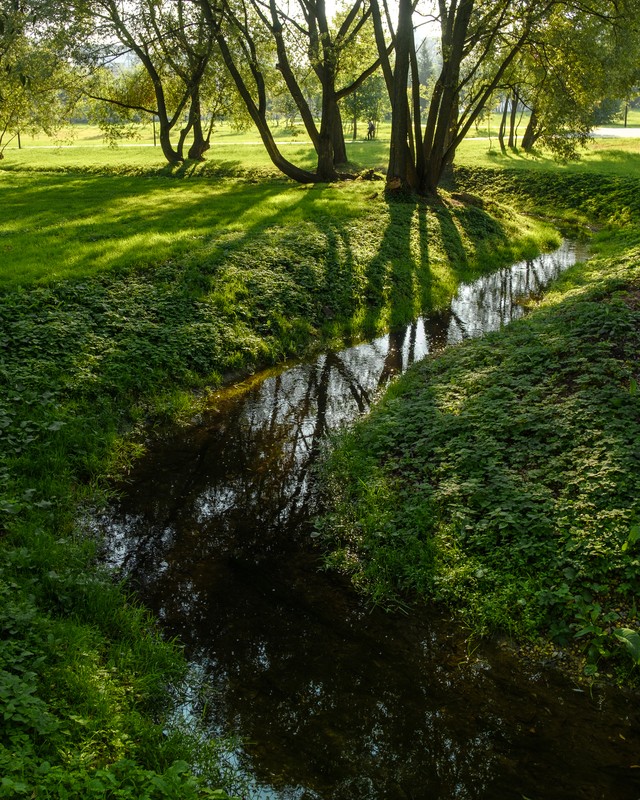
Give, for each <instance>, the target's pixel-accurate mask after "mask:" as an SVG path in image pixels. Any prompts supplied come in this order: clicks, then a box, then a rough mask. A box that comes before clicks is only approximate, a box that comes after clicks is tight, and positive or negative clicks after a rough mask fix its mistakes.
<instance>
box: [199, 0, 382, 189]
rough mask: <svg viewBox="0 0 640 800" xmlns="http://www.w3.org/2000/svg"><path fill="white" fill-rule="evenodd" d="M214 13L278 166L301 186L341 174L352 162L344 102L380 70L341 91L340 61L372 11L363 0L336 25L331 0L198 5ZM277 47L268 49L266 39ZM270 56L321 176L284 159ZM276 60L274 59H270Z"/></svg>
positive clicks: (368, 71) (369, 68) (370, 69)
mask: <svg viewBox="0 0 640 800" xmlns="http://www.w3.org/2000/svg"><path fill="white" fill-rule="evenodd" d="M196 2H198V3H199V4H200V5H201V7H202V8H203V10H204V11H205V13H206V14H207V16H208V20H209V25H210V26H211V29H212V30H213V31H214V35H215V37H216V41H217V42H218V46H219V47H220V51H221V53H222V55H223V58H224V60H225V63H226V65H227V68H228V69H229V71H230V73H231V75H232V77H233V79H234V81H235V82H236V86H237V89H238V92H239V94H240V95H241V97H242V98H243V100H244V102H245V104H246V107H247V110H248V112H249V114H250V115H251V118H252V120H253V122H254V124H255V125H256V128H257V129H258V132H259V134H260V136H261V138H262V141H263V143H264V145H265V147H266V150H267V153H268V154H269V156H270V158H271V160H272V162H273V163H274V164H275V165H276V166H277V167H278V169H280V170H281V171H282V172H283V173H284V174H285V175H288V176H289V177H291V178H293V179H294V180H297V181H301V182H315V181H330V180H335V179H337V178H339V177H340V173H339V171H338V169H337V167H338V166H339V165H341V164H343V163H344V162H345V161H346V147H345V143H344V134H343V128H342V120H341V114H340V106H339V103H340V101H341V100H343V99H344V98H345V97H347V96H348V95H349V94H351V93H352V92H354V91H357V89H358V88H359V87H360V86H361V85H362V84H363V83H364V81H365V80H366V79H367V78H368V77H369V76H370V75H372V74H373V73H374V72H375V70H376V69H377V68H378V65H379V57H378V56H377V54H374V56H373V61H372V63H370V64H367V65H366V66H365V67H364V68H363V67H362V66H361V68H360V71H359V73H358V75H357V76H356V77H355V78H353V79H352V80H351V81H350V82H348V84H346V85H343V86H342V87H338V64H339V61H340V57H341V55H342V54H343V53H344V52H347V51H348V50H349V48H350V47H352V46H353V43H354V41H355V40H356V39H357V37H358V35H359V34H360V32H361V31H362V30H363V28H364V26H366V25H367V24H368V23H369V19H370V10H369V9H368V8H367V7H366V6H365V2H364V0H353V1H352V4H351V5H348V6H347V7H346V8H345V9H344V11H343V12H342V13H341V14H340V15H339V17H338V20H337V23H336V25H335V26H332V25H331V24H330V20H329V18H328V16H327V9H326V5H325V0H296V2H295V3H294V4H293V6H292V8H291V9H286V10H285V9H284V8H283V7H280V6H279V5H278V3H277V0H220V2H214V0H196ZM265 37H266V38H267V39H268V40H269V42H270V44H271V47H272V50H271V51H270V50H269V48H268V47H267V46H266V45H267V43H266V38H265ZM264 55H268V56H269V55H273V56H274V60H275V68H276V69H277V71H278V72H279V73H280V75H281V77H282V81H283V82H284V85H285V86H286V87H287V90H288V92H289V94H290V95H291V97H292V98H293V100H294V102H295V104H296V107H297V109H298V113H299V115H300V118H301V120H302V124H303V125H304V127H305V130H306V131H307V134H308V135H309V138H310V139H311V142H312V144H313V147H314V149H315V151H316V156H317V166H316V169H315V171H313V172H312V171H311V170H307V169H302V168H300V167H297V166H296V165H295V164H293V163H291V162H290V161H288V160H287V159H286V158H284V156H283V154H282V153H281V152H280V150H279V149H278V147H277V145H276V143H275V141H274V139H273V136H272V134H271V131H270V129H269V125H268V120H267V109H268V98H267V84H268V80H269V73H270V70H271V69H273V67H272V66H271V64H270V63H269V62H268V61H265V60H264ZM271 63H273V62H271ZM309 76H312V77H313V79H314V80H315V81H317V84H318V85H319V87H320V98H321V99H320V106H321V107H320V122H319V125H318V124H317V122H316V115H315V114H314V109H313V108H312V107H311V105H310V103H309V93H308V92H305V91H304V89H303V86H304V81H305V80H307V79H308V78H309Z"/></svg>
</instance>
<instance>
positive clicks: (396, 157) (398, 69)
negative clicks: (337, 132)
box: [387, 0, 416, 188]
mask: <svg viewBox="0 0 640 800" xmlns="http://www.w3.org/2000/svg"><path fill="white" fill-rule="evenodd" d="M412 14H413V3H412V2H411V0H399V4H398V29H397V31H396V48H395V50H396V59H395V66H394V70H393V83H392V87H391V97H390V100H391V143H390V147H389V165H388V167H387V182H388V183H390V184H392V185H395V184H396V183H397V182H399V184H400V186H402V187H410V188H416V175H415V165H414V163H413V160H412V159H411V152H410V149H409V144H408V137H409V105H408V102H407V81H408V77H409V60H410V49H411V44H412V41H413V20H412Z"/></svg>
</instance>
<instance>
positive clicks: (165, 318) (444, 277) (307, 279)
mask: <svg viewBox="0 0 640 800" xmlns="http://www.w3.org/2000/svg"><path fill="white" fill-rule="evenodd" d="M3 166H4V162H3ZM87 166H88V168H82V169H77V170H74V169H69V168H68V167H67V168H65V169H59V170H56V171H53V172H52V171H46V170H41V171H34V170H32V169H21V170H20V169H18V168H17V167H16V164H13V165H12V166H11V168H10V169H6V170H2V171H0V195H1V196H2V204H3V209H4V212H3V219H2V221H1V222H0V250H1V252H2V256H3V257H2V260H1V262H0V336H1V339H0V342H1V345H0V382H1V384H2V392H1V394H0V398H1V399H0V430H1V431H2V449H1V450H0V596H1V597H2V603H1V604H0V626H1V629H2V635H1V636H0V698H1V702H2V708H3V715H4V726H3V729H2V732H1V733H0V776H2V777H1V778H0V797H10V798H19V797H37V798H60V799H61V800H62V798H76V797H83V798H90V799H91V800H93V798H95V800H98V798H100V800H102V798H112V797H113V798H115V797H118V798H122V799H123V800H126V799H127V798H131V800H134V799H135V800H141V798H153V800H155V799H156V798H181V800H183V799H185V798H186V799H187V800H188V798H190V797H204V796H214V797H216V796H222V795H221V793H218V794H216V793H215V792H214V788H212V787H217V786H224V787H225V788H227V789H229V791H233V790H234V785H233V781H232V779H231V778H229V776H228V775H225V774H220V771H221V770H222V771H224V765H222V766H221V764H220V761H219V758H218V753H217V751H216V745H215V743H210V744H208V745H202V744H201V743H199V741H198V739H197V737H195V738H194V737H193V736H190V735H189V734H188V733H187V732H184V731H182V730H180V728H179V727H176V726H175V725H173V724H172V703H171V702H170V700H171V696H170V694H169V693H168V688H169V687H170V686H174V687H175V686H179V685H180V681H181V679H182V675H183V672H184V661H183V659H182V657H181V655H180V652H179V649H178V648H177V647H176V646H174V645H172V644H170V643H169V644H167V643H163V642H162V641H161V640H160V638H159V637H158V635H157V632H156V631H155V630H154V624H153V621H152V620H149V619H148V618H147V617H146V615H145V614H144V613H143V612H142V611H140V610H139V609H137V608H136V607H135V603H133V602H132V601H130V600H129V599H128V598H127V596H126V594H125V592H124V590H123V589H122V588H121V587H119V586H117V585H116V584H115V583H114V581H113V578H112V576H110V575H109V574H108V573H107V572H105V571H103V570H101V569H100V568H99V566H98V565H97V550H98V548H99V543H96V542H92V541H90V540H87V539H86V537H85V536H83V535H82V534H81V532H80V531H79V528H78V524H77V519H78V513H79V509H81V508H82V507H83V506H84V505H86V504H91V503H95V502H96V501H97V500H98V499H99V498H100V497H101V496H103V495H104V494H105V493H107V492H108V486H109V477H110V476H111V475H115V474H122V472H124V471H125V470H126V468H127V464H128V463H130V461H131V459H133V458H135V457H136V455H137V454H138V453H139V452H140V449H141V448H142V446H143V445H142V442H143V437H142V436H141V435H139V434H140V433H141V432H142V431H143V430H148V426H149V425H152V424H153V423H154V421H158V420H160V421H162V420H163V419H167V418H170V419H175V418H178V417H180V416H185V417H188V416H189V415H190V414H192V413H193V411H194V408H195V407H196V405H197V404H198V403H200V402H204V401H205V400H206V392H205V391H203V390H204V389H205V387H208V386H211V385H215V384H217V383H219V382H220V381H221V380H222V379H223V377H224V376H227V375H229V374H230V373H234V372H236V373H237V372H242V371H246V370H251V369H254V368H256V367H257V366H259V365H262V364H268V363H272V362H274V361H278V360H281V359H283V358H286V357H288V356H290V355H293V354H295V353H300V352H303V351H304V350H305V349H306V348H308V347H310V346H313V345H314V343H315V344H317V343H318V342H319V341H322V340H324V341H328V340H329V339H331V338H341V337H353V336H358V335H361V334H363V333H365V332H373V331H376V330H380V329H381V328H384V327H386V326H387V325H389V324H394V323H396V322H400V321H403V320H406V319H408V318H410V317H412V316H414V315H415V314H416V313H419V312H421V311H423V310H426V309H428V308H431V307H438V306H440V305H442V304H445V303H448V301H449V298H450V297H451V295H452V294H453V293H454V292H455V290H456V287H457V285H458V283H459V282H460V281H461V280H466V279H468V278H470V277H473V275H476V274H478V273H479V272H482V271H484V270H487V269H489V268H491V267H497V266H500V264H502V263H504V262H505V261H511V260H516V259H519V258H522V257H523V256H525V255H527V254H531V253H532V252H533V251H535V250H536V249H538V248H539V247H542V246H547V245H551V244H552V243H553V241H554V240H555V238H556V234H555V233H554V232H553V231H552V230H551V229H550V228H549V227H548V226H547V225H544V224H541V223H538V222H535V221H533V220H532V219H531V218H524V217H522V216H519V215H517V214H515V213H514V212H513V211H511V210H508V209H507V208H505V207H504V206H500V205H499V204H498V203H495V202H492V203H489V205H488V207H487V208H488V210H489V211H490V212H491V214H489V213H487V211H485V210H481V209H479V208H477V207H475V206H465V205H464V204H462V203H461V202H459V201H457V200H455V199H453V198H448V199H445V202H443V203H441V204H437V205H431V206H430V205H426V204H424V203H422V202H415V201H411V200H408V201H406V202H387V201H386V200H385V198H384V195H383V192H382V191H381V186H380V185H379V184H375V183H367V182H355V183H353V184H351V185H350V186H348V187H340V188H338V187H312V188H308V187H297V186H290V185H288V184H285V183H283V182H282V181H268V180H265V181H263V182H261V183H259V184H255V183H251V182H247V181H239V180H237V179H224V180H223V179H220V180H217V181H216V182H215V183H213V182H212V181H211V180H210V179H208V178H198V177H194V176H192V179H191V180H189V181H186V180H185V181H180V180H177V179H176V177H175V176H174V177H170V176H166V175H163V174H157V175H155V176H154V177H152V178H151V177H148V176H145V175H141V176H135V175H131V174H129V175H122V174H120V175H118V174H114V173H115V172H117V169H116V167H115V166H112V167H110V168H108V169H107V170H103V171H102V172H100V171H99V170H97V168H95V166H91V165H85V167H87ZM122 171H123V172H128V170H122ZM194 389H200V390H201V391H200V392H199V393H198V395H197V396H195V395H194V394H193V393H192V392H193V390H194ZM179 700H180V698H179V697H176V698H175V701H176V702H179ZM167 731H171V733H167ZM187 762H189V763H191V764H194V763H196V764H197V765H198V778H195V777H194V776H193V773H192V772H190V771H189V770H188V769H187V767H186V764H187ZM215 791H217V790H215Z"/></svg>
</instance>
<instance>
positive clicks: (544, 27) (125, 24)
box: [0, 0, 640, 194]
mask: <svg viewBox="0 0 640 800" xmlns="http://www.w3.org/2000/svg"><path fill="white" fill-rule="evenodd" d="M639 9H640V0H597V2H596V0H544V1H543V2H539V0H535V1H534V0H437V2H436V0H398V2H397V3H394V4H391V3H390V2H389V0H345V2H344V3H343V5H341V6H339V7H338V8H337V10H335V12H332V11H330V9H329V6H328V5H327V3H326V0H289V2H285V0H67V2H65V3H62V4H60V3H52V2H50V0H1V3H0V70H1V71H2V83H1V84H0V124H1V125H2V126H3V130H4V131H5V134H3V135H5V137H6V135H7V133H8V132H9V131H17V130H19V129H20V127H23V128H24V127H25V126H28V125H29V124H31V125H39V126H41V127H45V128H46V126H47V125H50V126H51V125H52V124H54V122H55V120H56V119H57V116H56V115H60V114H62V113H64V110H65V109H67V108H68V106H69V104H70V102H71V101H72V100H73V99H74V98H75V97H76V96H77V92H78V87H80V88H81V90H82V92H84V94H85V96H87V97H89V98H92V99H93V100H94V101H95V102H98V103H102V104H104V105H103V106H97V107H94V111H93V114H94V118H97V119H99V121H100V123H101V124H102V126H103V128H104V129H105V130H107V131H111V133H112V136H114V137H115V135H116V134H117V132H118V129H119V126H123V125H124V126H126V125H131V124H132V123H134V122H135V121H136V120H139V119H141V118H144V119H149V118H150V116H153V118H154V119H155V120H157V121H158V123H159V127H160V144H161V146H162V150H163V153H164V155H165V157H166V159H167V161H169V162H171V163H175V162H179V161H182V160H183V159H185V158H202V157H203V156H204V154H205V152H206V151H207V149H208V148H209V144H210V137H211V131H212V127H213V122H214V120H215V119H216V118H217V117H218V116H220V115H221V114H226V115H229V114H236V115H239V117H240V119H241V120H243V121H247V120H250V121H251V123H253V124H254V125H255V127H256V129H257V131H258V133H259V134H260V137H261V139H262V142H263V143H264V146H265V148H266V150H267V152H268V154H269V156H270V158H271V160H272V161H273V163H274V164H275V165H276V167H278V169H280V170H281V171H282V172H283V173H284V174H285V175H287V176H289V177H290V178H293V179H294V180H297V181H301V182H316V181H332V180H336V179H339V178H340V177H343V175H348V170H347V172H346V173H345V168H344V166H343V165H344V164H345V163H346V161H347V153H346V147H345V137H344V129H345V125H344V124H343V116H345V117H346V118H348V120H349V123H348V124H351V125H352V129H353V135H354V137H355V136H356V135H357V125H358V120H359V119H361V118H364V119H377V118H379V115H380V113H381V109H382V108H383V104H382V100H381V89H382V87H383V86H385V87H386V92H387V96H388V103H389V106H390V109H391V119H392V131H391V140H390V146H389V164H388V171H387V175H388V182H389V185H390V187H405V188H409V189H411V190H415V191H418V192H420V193H424V194H429V193H433V192H436V191H437V189H438V186H439V185H440V182H441V181H442V178H443V176H444V175H445V172H446V170H447V168H448V167H449V166H450V165H451V164H452V162H453V160H454V158H455V152H456V148H457V147H458V146H459V144H460V142H461V141H462V139H463V138H464V137H465V136H466V135H467V133H468V132H469V130H470V129H471V127H472V125H474V123H476V122H477V120H478V119H479V118H480V117H481V116H482V115H483V114H485V113H486V112H487V109H489V108H492V107H494V106H495V104H496V102H497V99H498V98H499V97H502V98H503V99H504V103H505V104H504V106H503V107H504V109H505V117H504V120H505V127H506V119H507V112H508V111H509V110H510V111H511V114H512V125H511V137H510V142H509V143H510V145H511V146H514V145H515V141H514V136H513V128H514V126H513V120H514V119H515V114H516V111H517V109H518V108H521V109H526V110H527V113H528V115H529V116H528V122H529V125H528V129H527V132H526V134H525V136H524V139H523V142H522V144H523V146H524V147H525V148H526V149H530V148H531V147H532V146H533V145H534V144H535V143H536V142H538V143H542V144H544V145H545V146H547V147H550V148H551V149H552V150H553V151H554V152H555V153H556V154H558V155H559V156H562V157H567V156H571V155H573V154H575V152H576V149H577V147H578V146H579V145H580V144H581V143H583V142H584V141H585V140H586V139H587V137H588V135H589V133H590V131H591V129H592V126H593V124H594V120H595V117H594V110H595V109H596V107H597V106H598V104H599V103H601V102H602V101H603V100H604V99H605V98H607V97H611V96H612V95H613V96H614V97H619V98H623V97H628V96H629V95H630V91H631V88H632V87H633V85H634V84H637V82H638V63H639V60H640V54H639V47H640V44H639V42H640V36H639V35H638V28H639V23H638V21H639V19H640V10H639ZM69 18H70V19H72V23H71V24H67V23H66V22H65V23H64V24H63V20H67V19H69ZM80 30H81V31H83V35H82V36H79V35H78V32H79V31H80ZM436 32H437V36H436ZM436 39H437V42H436ZM79 69H81V70H82V79H81V80H80V78H79V77H78V70H79ZM71 72H73V74H74V81H75V83H73V86H74V87H75V88H74V89H73V91H71V90H70V89H69V88H66V85H65V82H64V79H63V78H64V76H65V75H67V76H68V75H69V74H70V73H71ZM71 85H72V83H68V86H69V87H70V86H71ZM274 105H277V106H278V107H279V108H280V109H281V110H284V111H285V113H286V114H287V115H289V116H295V117H296V118H298V119H299V120H300V121H301V124H302V126H303V127H304V129H305V131H306V133H307V135H308V136H309V139H310V141H311V143H312V145H313V147H314V149H315V152H316V157H317V163H316V166H315V168H313V169H310V168H308V167H306V166H305V167H301V166H298V165H296V164H295V163H292V162H291V161H290V160H289V159H287V158H286V157H285V156H284V155H283V153H282V151H281V150H280V148H279V147H278V145H277V143H276V140H275V138H274V135H273V131H272V128H271V122H272V120H271V117H272V115H273V107H274ZM238 109H240V111H238ZM1 141H2V140H1V139H0V143H1ZM187 141H189V142H190V143H191V144H190V147H189V149H188V151H187V152H185V149H186V142H187Z"/></svg>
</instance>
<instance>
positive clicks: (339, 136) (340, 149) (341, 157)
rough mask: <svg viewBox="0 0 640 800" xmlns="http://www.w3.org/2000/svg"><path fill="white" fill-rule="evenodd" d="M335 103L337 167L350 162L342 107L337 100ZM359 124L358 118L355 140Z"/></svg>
mask: <svg viewBox="0 0 640 800" xmlns="http://www.w3.org/2000/svg"><path fill="white" fill-rule="evenodd" d="M333 103H334V105H335V112H334V118H333V143H332V146H333V165H334V167H337V166H339V165H341V164H346V163H347V161H348V160H349V159H348V158H347V145H346V142H345V140H344V128H343V127H342V113H341V111H340V106H339V105H338V102H337V100H336V99H335V94H334V99H333ZM356 124H357V117H356V118H355V121H354V124H353V125H354V127H353V130H354V138H355V126H356Z"/></svg>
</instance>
